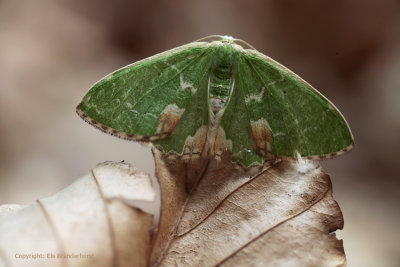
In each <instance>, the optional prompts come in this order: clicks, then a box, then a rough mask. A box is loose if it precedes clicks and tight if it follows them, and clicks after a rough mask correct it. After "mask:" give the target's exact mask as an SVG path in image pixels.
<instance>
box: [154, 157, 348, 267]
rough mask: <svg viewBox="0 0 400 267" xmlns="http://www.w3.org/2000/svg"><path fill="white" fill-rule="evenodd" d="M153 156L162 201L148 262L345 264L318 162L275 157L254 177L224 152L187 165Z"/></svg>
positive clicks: (336, 215) (338, 224) (339, 222)
mask: <svg viewBox="0 0 400 267" xmlns="http://www.w3.org/2000/svg"><path fill="white" fill-rule="evenodd" d="M154 156H155V161H156V173H157V178H158V179H159V182H160V187H161V193H162V196H161V201H162V202H161V216H160V223H159V228H158V232H157V233H156V235H155V236H154V240H153V244H154V246H153V251H152V256H151V265H153V266H159V265H161V266H216V265H223V266H342V265H345V255H344V250H343V245H342V241H339V240H337V239H336V237H335V234H334V233H333V232H334V231H335V230H337V229H341V228H342V227H343V217H342V214H341V211H340V209H339V207H338V205H337V203H336V202H335V201H334V199H333V197H332V188H331V182H330V179H329V177H328V175H326V174H325V173H323V172H322V170H321V168H320V166H319V165H318V164H316V163H314V162H311V161H306V162H305V161H301V162H287V161H286V162H283V161H282V162H279V163H277V164H275V165H273V166H272V167H268V168H265V170H263V171H262V172H260V173H258V174H256V175H254V171H251V170H247V171H246V170H243V169H240V168H237V166H235V165H233V164H232V163H230V156H229V155H225V157H223V159H222V160H221V161H216V160H211V161H209V162H208V161H204V160H201V159H199V160H197V161H195V162H190V163H188V162H183V161H180V160H176V159H169V158H168V157H167V156H165V155H163V154H162V153H160V152H158V151H156V150H155V151H154ZM196 177H198V179H196Z"/></svg>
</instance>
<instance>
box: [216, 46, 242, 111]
mask: <svg viewBox="0 0 400 267" xmlns="http://www.w3.org/2000/svg"><path fill="white" fill-rule="evenodd" d="M235 55H236V49H235V48H234V47H233V46H232V45H230V44H222V45H220V46H218V47H217V50H216V51H215V58H214V65H213V68H212V70H211V76H210V81H209V99H210V106H211V110H212V111H213V113H214V114H215V113H217V112H218V111H220V110H221V109H223V108H224V107H225V106H226V104H227V102H228V100H229V97H230V95H231V91H232V87H233V84H234V76H235V75H234V74H235Z"/></svg>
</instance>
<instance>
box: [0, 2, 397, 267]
mask: <svg viewBox="0 0 400 267" xmlns="http://www.w3.org/2000/svg"><path fill="white" fill-rule="evenodd" d="M399 33H400V2H399V1H390V0H375V1H372V0H351V1H349V0H336V1H316V0H314V1H313V0H310V1H296V0H276V1H228V0H226V1H222V0H221V1H212V0H202V1H187V0H180V1H128V0H117V1H105V0H101V1H99V0H97V1H95V0H90V1H75V3H71V1H67V0H64V1H57V2H56V1H51V0H48V1H45V0H41V1H39V0H38V1H28V0H19V1H13V0H8V1H4V0H3V1H0V204H4V203H20V204H29V203H32V202H33V201H35V200H36V199H39V198H42V197H45V196H49V195H52V194H54V193H55V192H57V191H59V190H60V189H62V188H63V187H65V186H67V185H68V184H70V183H71V182H72V181H73V180H74V179H76V178H77V177H78V176H80V175H82V174H85V173H87V172H89V170H90V168H91V167H93V166H94V165H95V164H96V163H98V162H102V161H105V160H122V159H124V160H126V161H129V162H132V163H133V164H134V165H136V166H137V167H138V168H139V169H142V170H145V171H148V172H150V173H152V172H153V168H154V167H153V161H152V157H151V153H150V151H149V149H148V148H146V147H142V146H140V145H137V144H135V143H132V142H126V141H123V140H119V139H117V138H113V137H111V136H108V135H105V134H103V133H101V132H100V131H97V130H95V129H94V128H92V127H90V126H89V125H87V124H85V123H84V122H83V121H82V120H81V119H80V118H79V117H78V116H77V115H76V114H75V106H76V105H77V104H78V103H79V101H80V99H81V97H82V96H83V95H84V94H85V92H86V91H87V89H88V88H89V87H90V86H91V85H92V84H93V83H94V82H96V81H97V80H98V79H100V78H101V77H103V76H104V75H106V74H108V73H109V72H111V71H113V70H115V69H117V68H120V67H122V66H124V65H127V64H129V63H132V62H134V61H136V60H139V59H142V58H145V57H147V56H151V55H153V54H155V53H158V52H161V51H164V50H167V49H170V48H173V47H176V46H179V45H181V44H184V43H188V42H190V41H193V40H196V39H198V38H201V37H204V36H207V35H211V34H222V35H232V36H234V37H236V38H240V39H243V40H246V41H247V42H249V43H250V44H252V45H253V46H254V47H256V48H257V49H258V50H259V51H261V52H263V53H265V54H267V55H269V56H271V57H272V58H274V59H276V60H277V61H279V62H281V63H282V64H284V65H286V66H287V67H289V68H290V69H292V70H293V71H295V72H296V73H297V74H299V75H300V76H301V77H303V78H304V79H305V80H307V81H308V82H310V83H311V84H312V85H314V86H315V87H316V88H317V89H318V90H320V91H321V92H322V93H323V94H324V95H326V96H327V97H328V98H329V99H330V100H332V102H333V103H335V105H336V106H337V107H338V108H339V109H340V110H341V111H342V113H343V114H344V115H345V117H346V119H347V120H348V122H349V124H350V126H351V128H352V131H353V134H354V136H355V142H356V147H355V149H354V151H352V152H351V153H349V154H346V155H344V156H342V157H339V158H336V159H333V160H327V161H324V162H323V166H324V168H325V170H326V171H327V172H328V174H330V175H331V179H332V182H333V188H334V195H335V197H336V199H337V201H338V202H339V204H340V207H341V208H342V211H343V213H344V219H345V228H344V230H343V231H338V235H339V237H340V238H343V239H344V246H345V250H346V254H347V258H348V266H363V267H365V266H400V230H399V229H400V207H399V204H400V202H399V200H400V199H399V193H398V189H399V185H400V179H399V165H400V156H399V153H400V139H399V132H400V131H399V130H400V34H399Z"/></svg>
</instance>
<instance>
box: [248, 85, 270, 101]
mask: <svg viewBox="0 0 400 267" xmlns="http://www.w3.org/2000/svg"><path fill="white" fill-rule="evenodd" d="M264 93H265V87H263V88H262V90H261V92H260V93H258V94H253V95H249V96H247V97H246V98H245V99H244V101H245V102H246V103H249V102H250V101H251V100H254V101H256V102H261V101H262V97H263V95H264Z"/></svg>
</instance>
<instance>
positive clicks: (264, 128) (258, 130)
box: [250, 119, 272, 156]
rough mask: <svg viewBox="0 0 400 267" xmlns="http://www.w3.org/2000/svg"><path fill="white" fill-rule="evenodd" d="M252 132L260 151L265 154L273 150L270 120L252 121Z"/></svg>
mask: <svg viewBox="0 0 400 267" xmlns="http://www.w3.org/2000/svg"><path fill="white" fill-rule="evenodd" d="M250 124H251V134H252V136H253V140H254V142H255V144H256V146H257V149H258V150H259V151H260V153H261V154H262V155H263V156H265V155H268V154H269V152H270V151H271V147H270V146H271V141H272V137H271V131H270V129H269V125H268V122H267V121H266V120H265V119H259V120H258V121H251V122H250Z"/></svg>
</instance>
